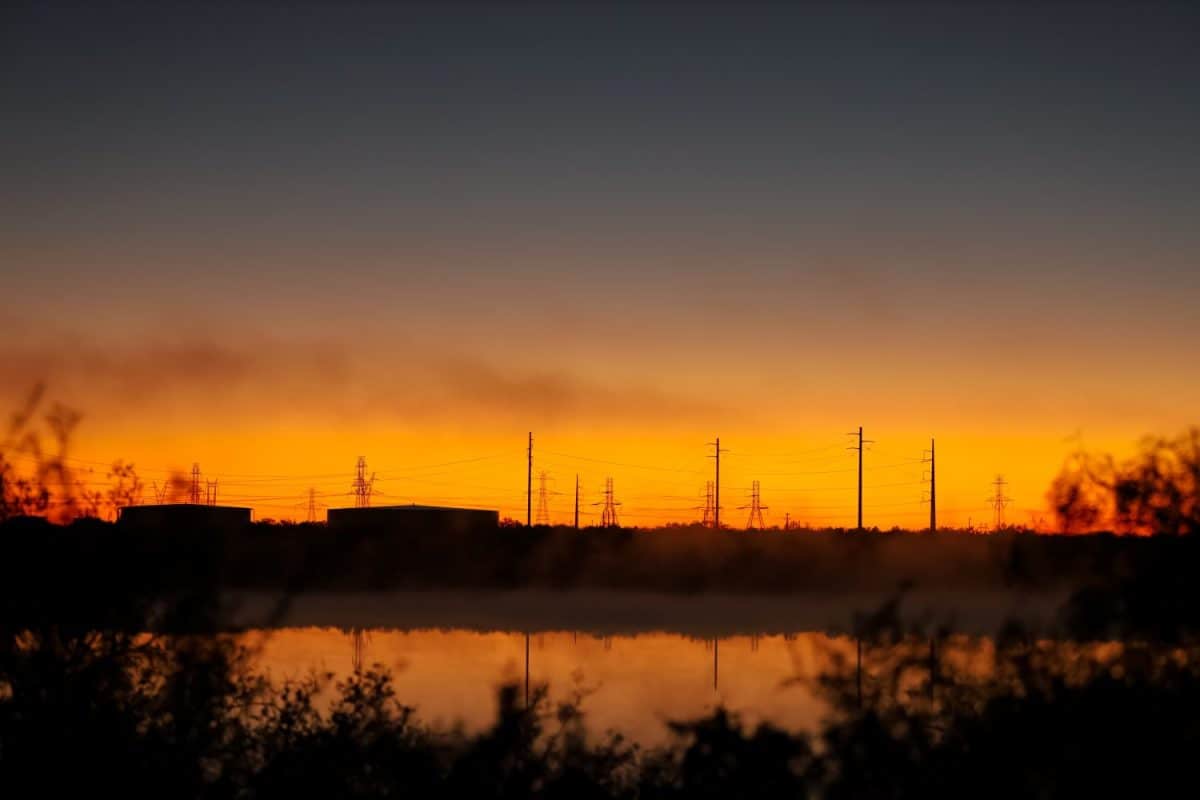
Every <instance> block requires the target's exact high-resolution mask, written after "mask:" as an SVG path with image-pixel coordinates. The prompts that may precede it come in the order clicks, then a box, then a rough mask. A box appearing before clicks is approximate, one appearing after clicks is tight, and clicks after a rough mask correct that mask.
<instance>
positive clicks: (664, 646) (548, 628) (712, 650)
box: [240, 592, 1060, 745]
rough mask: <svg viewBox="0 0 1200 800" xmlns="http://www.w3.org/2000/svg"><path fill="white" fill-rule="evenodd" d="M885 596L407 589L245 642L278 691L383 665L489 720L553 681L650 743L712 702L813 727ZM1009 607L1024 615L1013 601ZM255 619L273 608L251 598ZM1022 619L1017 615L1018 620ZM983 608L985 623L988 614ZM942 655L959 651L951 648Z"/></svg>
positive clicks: (1033, 611)
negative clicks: (861, 623)
mask: <svg viewBox="0 0 1200 800" xmlns="http://www.w3.org/2000/svg"><path fill="white" fill-rule="evenodd" d="M1059 600H1060V598H1057V597H1044V598H1033V599H1031V598H1028V597H1016V596H1013V597H1007V598H997V597H984V598H980V597H975V598H972V599H970V600H966V599H963V598H954V597H941V598H930V597H925V598H915V599H914V601H913V602H911V603H909V604H908V605H907V608H908V611H907V617H908V618H909V619H910V620H918V619H919V620H920V621H922V622H925V623H929V622H939V621H940V623H941V624H945V622H946V621H947V620H950V619H957V620H958V629H959V630H965V631H967V632H966V633H964V634H962V636H963V637H964V639H963V640H964V641H967V640H968V639H969V638H970V637H971V636H974V637H976V638H977V637H978V636H980V635H986V633H991V632H992V631H994V630H996V628H995V627H992V626H994V625H998V624H999V621H1000V620H1002V619H1003V618H1011V617H1013V616H1020V615H1023V618H1024V621H1025V622H1026V623H1027V624H1030V625H1037V624H1048V622H1047V620H1049V619H1050V611H1051V609H1053V608H1054V607H1055V603H1057V602H1058V601H1059ZM879 602H881V599H880V598H877V597H871V598H850V599H847V598H841V599H840V600H836V601H834V600H829V599H823V600H817V599H814V598H808V599H805V598H784V599H780V598H753V597H752V598H746V597H729V598H720V597H707V596H706V597H692V598H686V597H684V598H681V597H653V598H649V597H642V596H637V595H611V594H603V595H594V594H591V595H590V594H586V593H562V594H554V593H529V592H512V593H490V594H479V593H468V594H461V593H440V592H439V593H411V594H403V593H401V594H390V595H350V596H347V595H337V596H327V597H303V598H296V599H294V600H293V601H292V602H291V603H290V604H289V605H288V609H287V611H286V612H285V613H284V614H283V615H282V616H281V618H280V620H279V624H276V625H274V626H273V627H270V628H258V629H255V630H252V631H250V632H248V633H245V634H242V635H241V637H242V640H243V641H244V642H245V643H246V644H247V645H249V646H250V647H251V648H252V649H253V651H254V652H255V659H256V661H257V664H258V666H259V667H261V668H262V669H264V670H266V671H267V672H269V674H270V675H271V677H272V678H273V679H274V680H276V681H281V680H284V679H288V678H299V677H303V676H305V675H307V674H310V673H312V672H317V673H329V674H332V675H333V676H334V678H344V677H346V676H348V675H350V674H352V673H353V672H354V670H355V669H361V668H369V667H372V666H375V665H378V666H379V667H382V668H385V669H387V670H389V671H391V673H392V674H393V676H394V680H395V688H396V695H397V699H399V700H400V701H401V702H403V703H405V704H406V705H411V706H414V707H415V708H416V709H417V711H418V716H419V717H420V719H421V720H422V721H423V722H426V723H430V724H433V725H437V726H441V727H450V726H452V725H454V724H459V723H461V724H462V725H464V726H465V727H466V728H467V729H468V730H478V729H481V728H483V727H485V726H487V725H488V724H489V723H490V722H491V721H492V719H493V717H494V714H495V710H496V692H497V689H498V688H499V687H500V686H502V685H504V684H516V685H517V686H519V687H521V690H522V691H524V688H525V686H526V685H528V686H529V687H531V689H536V687H538V686H542V685H544V686H545V687H546V688H547V691H548V692H549V697H550V699H551V700H552V701H554V702H558V701H564V700H569V699H572V698H574V697H576V696H578V695H582V696H583V697H584V700H583V710H584V712H585V714H586V719H587V724H588V729H589V730H590V731H591V732H593V733H596V732H602V731H604V730H608V729H616V730H619V731H621V732H622V733H625V734H627V735H629V736H630V737H632V738H634V739H635V740H637V741H639V742H641V743H642V744H645V745H653V744H658V743H661V742H663V741H665V740H666V739H667V738H668V735H669V734H668V731H667V728H666V726H665V724H664V723H665V722H666V721H668V720H686V719H692V718H696V717H699V716H702V715H704V714H706V713H708V712H711V711H712V710H713V709H714V708H715V707H717V706H718V705H723V706H725V707H726V708H729V709H731V710H734V711H736V712H738V713H739V714H740V715H741V716H742V717H743V719H745V720H746V721H748V722H750V723H757V722H759V721H770V722H772V723H775V724H777V725H781V726H784V727H786V728H789V729H793V730H799V729H807V730H813V729H815V728H816V727H817V726H818V724H819V723H820V721H821V719H822V718H823V717H825V716H826V715H828V714H829V712H830V707H829V705H828V704H827V702H826V701H825V699H824V698H823V697H822V694H821V692H820V691H818V690H817V688H816V685H815V679H816V678H817V677H818V676H819V675H820V674H821V673H822V672H824V671H827V670H828V669H829V668H830V667H831V665H832V664H833V663H834V661H835V659H838V658H841V659H845V662H844V663H853V662H854V658H855V648H856V640H855V639H854V638H853V637H852V636H851V635H850V630H851V627H852V621H853V619H854V617H855V615H856V614H861V613H862V611H861V609H873V608H876V607H877V604H878V603H879ZM1014 604H1015V605H1014ZM240 606H241V609H242V615H243V617H244V619H245V620H251V619H253V618H254V617H255V616H258V615H262V614H265V613H267V611H266V609H267V607H268V603H267V600H266V598H242V599H241V601H240ZM1014 609H1016V610H1017V611H1019V612H1020V614H1016V613H1014ZM983 612H986V613H983ZM943 657H953V656H952V654H950V653H947V654H945V655H943Z"/></svg>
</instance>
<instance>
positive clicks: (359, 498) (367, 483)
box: [354, 456, 375, 508]
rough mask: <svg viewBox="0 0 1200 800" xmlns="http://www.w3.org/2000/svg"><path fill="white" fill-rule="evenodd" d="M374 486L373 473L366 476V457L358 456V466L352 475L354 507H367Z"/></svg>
mask: <svg viewBox="0 0 1200 800" xmlns="http://www.w3.org/2000/svg"><path fill="white" fill-rule="evenodd" d="M374 487H375V473H374V472H372V473H371V477H370V478H368V477H367V459H366V457H365V456H359V457H358V467H357V470H356V472H355V475H354V507H355V508H369V507H370V505H371V491H372V489H374Z"/></svg>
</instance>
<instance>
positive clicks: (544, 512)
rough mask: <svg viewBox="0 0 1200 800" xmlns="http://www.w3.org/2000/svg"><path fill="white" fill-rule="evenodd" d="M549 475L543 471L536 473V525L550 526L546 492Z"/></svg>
mask: <svg viewBox="0 0 1200 800" xmlns="http://www.w3.org/2000/svg"><path fill="white" fill-rule="evenodd" d="M549 478H550V475H549V474H547V473H546V472H545V471H544V470H543V471H542V472H539V473H538V507H537V524H538V525H549V524H550V504H549V499H548V497H547V492H546V481H547V480H549Z"/></svg>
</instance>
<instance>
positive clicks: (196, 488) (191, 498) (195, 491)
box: [188, 461, 200, 506]
mask: <svg viewBox="0 0 1200 800" xmlns="http://www.w3.org/2000/svg"><path fill="white" fill-rule="evenodd" d="M188 502H189V503H191V504H192V505H194V506H198V505H200V462H198V461H196V462H193V463H192V484H191V486H190V487H189V488H188Z"/></svg>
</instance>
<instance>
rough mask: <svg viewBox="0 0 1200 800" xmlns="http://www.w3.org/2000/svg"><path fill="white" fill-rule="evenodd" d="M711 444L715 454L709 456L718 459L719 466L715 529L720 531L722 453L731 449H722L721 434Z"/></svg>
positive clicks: (715, 488)
mask: <svg viewBox="0 0 1200 800" xmlns="http://www.w3.org/2000/svg"><path fill="white" fill-rule="evenodd" d="M709 444H710V445H712V446H713V454H712V455H711V456H709V458H713V459H716V467H717V474H716V480H715V481H713V529H714V530H718V531H719V530H721V453H728V452H729V451H728V450H722V449H721V437H720V436H718V437H717V438H716V441H713V442H709Z"/></svg>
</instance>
